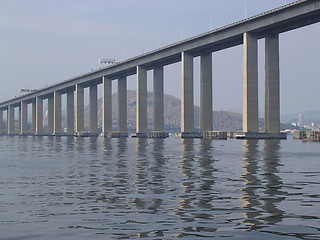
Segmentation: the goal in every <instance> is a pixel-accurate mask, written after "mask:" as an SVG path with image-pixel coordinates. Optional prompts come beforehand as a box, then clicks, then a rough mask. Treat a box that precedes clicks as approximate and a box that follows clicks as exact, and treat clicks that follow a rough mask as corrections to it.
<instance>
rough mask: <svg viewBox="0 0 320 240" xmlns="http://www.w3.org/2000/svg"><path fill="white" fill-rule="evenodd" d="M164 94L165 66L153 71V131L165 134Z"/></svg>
mask: <svg viewBox="0 0 320 240" xmlns="http://www.w3.org/2000/svg"><path fill="white" fill-rule="evenodd" d="M163 94H164V81H163V66H161V67H156V68H154V70H153V131H157V132H163V126H164V107H163V104H164V103H163V101H164V98H163Z"/></svg>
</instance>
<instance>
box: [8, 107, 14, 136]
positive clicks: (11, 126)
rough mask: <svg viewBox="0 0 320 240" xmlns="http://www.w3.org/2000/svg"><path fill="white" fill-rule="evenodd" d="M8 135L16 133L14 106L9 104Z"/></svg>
mask: <svg viewBox="0 0 320 240" xmlns="http://www.w3.org/2000/svg"><path fill="white" fill-rule="evenodd" d="M7 121H8V135H13V134H14V106H12V105H9V106H8V116H7Z"/></svg>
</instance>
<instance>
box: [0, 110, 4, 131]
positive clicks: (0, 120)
mask: <svg viewBox="0 0 320 240" xmlns="http://www.w3.org/2000/svg"><path fill="white" fill-rule="evenodd" d="M3 127H4V124H3V110H2V109H0V135H2V134H3Z"/></svg>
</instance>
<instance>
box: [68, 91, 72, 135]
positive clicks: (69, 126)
mask: <svg viewBox="0 0 320 240" xmlns="http://www.w3.org/2000/svg"><path fill="white" fill-rule="evenodd" d="M67 135H74V91H73V90H72V91H69V92H67Z"/></svg>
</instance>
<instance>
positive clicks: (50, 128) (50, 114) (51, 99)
mask: <svg viewBox="0 0 320 240" xmlns="http://www.w3.org/2000/svg"><path fill="white" fill-rule="evenodd" d="M53 130H54V94H53V96H50V97H49V98H48V134H49V135H53Z"/></svg>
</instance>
